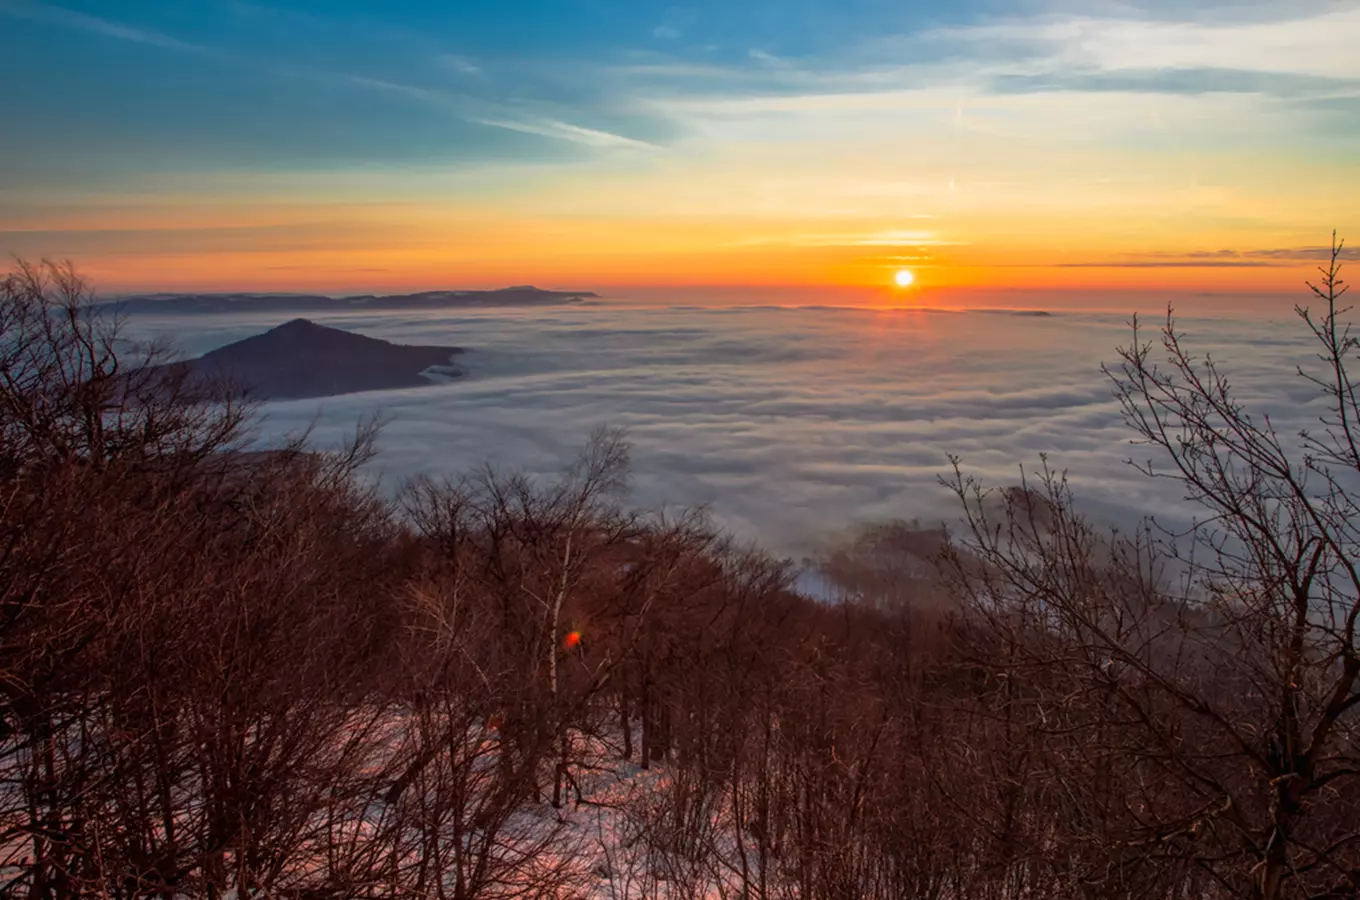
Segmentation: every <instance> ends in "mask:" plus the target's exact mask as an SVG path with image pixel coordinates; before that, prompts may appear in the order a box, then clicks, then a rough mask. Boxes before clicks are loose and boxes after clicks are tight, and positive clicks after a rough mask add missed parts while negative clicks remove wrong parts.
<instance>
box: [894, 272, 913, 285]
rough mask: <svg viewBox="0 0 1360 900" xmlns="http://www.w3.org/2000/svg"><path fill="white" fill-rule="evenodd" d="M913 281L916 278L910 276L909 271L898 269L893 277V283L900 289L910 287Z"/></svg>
mask: <svg viewBox="0 0 1360 900" xmlns="http://www.w3.org/2000/svg"><path fill="white" fill-rule="evenodd" d="M915 280H916V276H915V275H913V274H911V270H910V269H898V270H897V274H896V275H894V276H893V283H894V284H896V285H897V286H898V287H900V288H904V287H911V285H912V282H914V281H915Z"/></svg>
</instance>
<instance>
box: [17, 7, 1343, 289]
mask: <svg viewBox="0 0 1360 900" xmlns="http://www.w3.org/2000/svg"><path fill="white" fill-rule="evenodd" d="M0 84H3V86H4V87H3V90H0V122H3V123H4V126H3V128H0V252H3V253H7V254H12V255H17V256H23V257H40V256H48V257H56V258H69V259H71V260H73V261H75V263H76V264H77V265H78V266H79V267H80V268H81V270H82V271H84V272H85V273H87V274H88V275H89V276H90V277H91V279H92V280H93V281H94V283H95V284H96V285H97V286H98V287H99V288H101V289H103V290H107V291H133V290H153V289H154V290H188V289H194V290H228V289H235V290H314V291H323V292H347V291H361V290H397V289H427V288H453V287H479V286H497V285H504V284H524V283H532V284H538V285H542V286H554V287H569V288H581V289H585V288H597V289H602V290H606V291H608V290H610V289H623V288H626V287H628V286H639V285H652V286H670V287H678V288H682V289H683V288H688V287H691V286H699V285H728V286H731V285H736V286H744V285H749V286H779V285H801V286H811V287H823V288H826V289H827V290H832V289H835V288H853V287H856V286H873V287H874V288H875V289H877V288H879V287H880V286H886V285H888V284H889V283H890V281H891V279H892V276H893V274H894V273H895V272H896V271H897V270H898V269H900V268H909V269H911V270H912V271H913V272H914V273H915V274H916V276H917V288H915V289H914V290H915V291H916V292H917V295H918V296H926V295H928V294H929V292H931V291H939V292H942V293H947V292H948V291H950V290H970V289H997V288H1006V289H1017V288H1018V289H1039V290H1059V289H1071V290H1108V291H1128V290H1144V291H1146V290H1163V289H1165V290H1183V291H1204V292H1226V293H1248V294H1251V293H1255V294H1262V293H1276V292H1281V293H1283V292H1297V289H1298V288H1299V286H1300V284H1301V282H1302V279H1303V278H1304V277H1306V276H1307V275H1308V274H1309V273H1310V272H1311V268H1312V267H1313V266H1314V265H1316V263H1317V260H1318V257H1319V255H1320V254H1321V253H1322V250H1323V248H1324V246H1325V245H1326V244H1327V243H1328V241H1329V239H1330V234H1331V231H1332V229H1333V228H1335V229H1338V230H1339V231H1340V232H1341V234H1342V235H1343V236H1344V235H1347V234H1349V235H1352V236H1353V239H1354V240H1355V241H1356V244H1357V246H1360V212H1357V210H1358V209H1360V204H1358V203H1357V200H1360V164H1358V163H1357V160H1360V0H1294V2H1290V0H1271V2H1256V0H1242V2H1220V0H1207V2H1197V3H1186V2H1170V0H1131V2H1117V3H1116V2H1105V0H1086V2H1080V3H1078V2H1065V0H1034V2H1030V0H954V2H950V3H938V2H932V3H926V2H917V0H741V2H733V0H699V2H679V3H672V2H660V3H655V2H649V0H531V2H500V3H489V2H469V0H381V2H377V0H374V2H360V0H326V2H321V0H281V2H273V0H266V2H258V3H257V2H242V0H196V2H193V3H183V2H150V0H149V2H99V0H63V2H61V3H55V2H51V3H49V2H40V0H0ZM884 290H885V295H886V287H884Z"/></svg>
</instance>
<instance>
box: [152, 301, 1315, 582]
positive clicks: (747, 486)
mask: <svg viewBox="0 0 1360 900" xmlns="http://www.w3.org/2000/svg"><path fill="white" fill-rule="evenodd" d="M288 318H291V316H290V315H289V314H288V313H286V312H281V313H279V314H278V315H275V316H216V315H215V316H207V315H175V316H165V317H159V318H139V319H135V320H133V321H131V322H130V323H129V325H130V329H129V330H130V332H131V333H132V334H134V335H137V336H141V337H150V336H156V337H170V338H172V339H173V340H174V341H175V342H176V343H177V345H178V347H179V348H180V350H182V351H183V352H184V353H186V354H189V355H197V354H199V353H202V352H205V351H207V350H210V349H213V348H214V347H218V346H221V345H223V344H226V343H230V342H232V341H235V340H239V339H241V338H243V337H247V336H249V335H252V334H256V333H259V332H260V331H263V330H264V329H266V328H268V327H271V326H273V325H276V324H279V323H281V322H283V321H285V320H287V319H288ZM314 319H315V320H316V321H318V322H321V323H323V324H328V325H333V326H336V327H340V328H345V329H348V330H353V331H357V332H360V333H363V334H366V335H370V336H373V337H379V338H383V339H386V340H391V341H396V342H400V343H423V344H449V345H453V346H458V347H463V348H467V352H466V353H465V354H463V355H462V356H460V357H459V360H458V362H459V365H460V366H461V367H462V368H463V369H465V370H466V372H467V375H466V377H465V378H463V379H461V380H459V381H456V382H453V383H449V384H442V385H433V386H431V387H428V388H417V389H408V390H397V391H382V392H372V393H365V394H355V395H349V396H342V397H334V398H329V399H326V400H322V401H317V400H305V401H289V402H273V403H269V404H266V405H265V407H264V410H263V413H264V416H265V421H264V425H263V428H262V435H263V436H264V437H265V438H268V437H269V436H271V435H278V434H281V433H284V432H288V431H294V430H297V429H301V428H305V427H308V426H315V430H314V435H315V440H316V441H317V442H318V443H320V444H323V445H324V444H326V443H333V442H338V441H339V440H341V439H342V436H343V435H344V434H345V433H347V432H352V430H353V427H354V424H355V422H356V421H357V420H359V419H361V418H363V417H365V416H369V415H372V414H374V413H380V414H382V416H383V417H384V418H385V419H386V420H387V424H386V426H385V428H384V430H383V433H382V438H381V450H382V452H381V455H380V457H379V459H378V460H377V461H376V462H375V463H374V464H373V472H374V473H375V474H376V475H378V476H379V477H380V478H382V479H383V481H384V484H385V485H389V486H392V487H396V486H397V485H399V484H400V483H401V482H402V480H404V479H406V478H409V477H411V476H414V475H417V474H422V473H423V474H432V475H444V474H447V475H455V474H458V473H460V472H464V471H468V470H471V469H473V468H474V467H476V466H478V465H480V464H482V463H484V462H488V461H489V462H492V463H494V464H495V465H498V466H502V467H508V468H522V469H526V470H528V471H530V472H534V473H543V474H545V475H546V474H549V473H552V472H555V471H558V470H560V468H561V467H562V466H563V465H564V464H565V463H567V462H569V461H570V460H571V458H572V457H573V456H574V455H575V453H576V452H577V451H578V450H579V449H580V448H581V447H582V446H583V444H584V442H585V441H586V439H587V437H588V435H589V433H590V432H591V430H592V429H593V428H595V427H596V426H599V425H601V424H608V425H612V426H621V427H624V428H626V429H627V431H628V434H629V437H630V439H631V441H632V443H633V446H634V452H633V459H634V477H633V501H634V502H635V503H636V504H637V505H639V506H645V507H659V506H663V505H665V506H671V507H677V506H687V505H697V504H703V505H706V506H708V507H709V508H710V509H711V511H712V513H713V514H714V515H715V517H716V518H717V519H718V520H719V521H720V522H721V523H722V524H724V525H725V526H726V527H727V528H729V529H730V530H732V531H733V532H734V533H735V534H737V535H738V536H740V537H742V538H747V539H753V540H758V541H759V542H761V543H762V544H764V545H766V546H768V547H770V548H771V549H774V550H776V551H778V552H780V553H784V554H788V555H794V556H798V555H807V554H812V553H815V552H816V550H817V549H818V548H819V547H821V546H824V545H825V544H826V543H827V542H829V541H835V540H837V539H839V538H840V537H841V536H842V535H844V534H845V533H846V532H847V531H848V530H849V529H851V528H853V527H854V526H856V525H858V524H862V523H867V522H875V521H882V520H887V519H893V518H920V519H921V520H923V521H925V522H938V521H940V520H944V519H949V518H952V516H953V513H954V508H955V507H954V503H953V501H952V498H951V497H950V496H949V494H948V492H947V491H946V490H945V489H944V488H942V487H941V486H940V484H939V482H938V479H939V476H940V475H942V474H946V473H947V472H948V471H949V461H948V457H949V455H950V454H953V455H956V456H958V457H959V458H960V459H961V461H962V465H963V467H964V469H965V471H966V472H968V473H970V474H973V475H976V476H979V477H980V478H982V479H984V480H985V481H986V482H988V483H990V484H994V485H997V486H1001V485H1006V484H1013V483H1016V482H1017V481H1018V480H1019V476H1020V471H1021V467H1022V466H1024V467H1025V468H1026V469H1027V470H1028V471H1033V470H1034V468H1035V467H1036V466H1037V465H1038V464H1039V462H1040V457H1041V455H1044V454H1046V455H1047V457H1048V459H1049V461H1050V463H1051V464H1052V465H1053V466H1054V467H1055V468H1059V469H1064V470H1066V471H1067V472H1068V473H1069V477H1070V480H1071V484H1072V486H1073V488H1074V490H1075V491H1076V493H1077V495H1078V497H1079V499H1080V501H1081V503H1082V505H1083V506H1084V508H1085V509H1086V510H1088V511H1089V512H1090V513H1091V514H1092V515H1094V516H1096V517H1098V518H1100V519H1101V520H1104V521H1107V522H1109V523H1112V524H1118V525H1121V526H1128V525H1131V524H1133V523H1134V522H1136V521H1137V520H1138V519H1139V518H1140V517H1142V516H1146V515H1158V516H1160V517H1162V518H1164V519H1166V520H1168V521H1172V522H1175V523H1181V522H1184V521H1187V520H1188V518H1189V516H1190V515H1191V512H1192V511H1191V509H1190V508H1189V507H1187V506H1186V505H1185V504H1184V503H1183V502H1182V500H1181V497H1180V496H1179V492H1178V491H1177V490H1175V489H1174V485H1171V484H1170V483H1168V482H1159V481H1156V480H1151V479H1148V478H1146V477H1144V476H1142V475H1140V474H1139V473H1137V472H1136V471H1134V470H1133V469H1132V468H1131V467H1130V466H1129V465H1128V463H1127V460H1128V459H1129V458H1130V457H1135V458H1138V459H1140V460H1141V459H1146V458H1148V457H1149V455H1150V451H1149V450H1148V449H1147V448H1145V447H1140V446H1134V445H1132V444H1131V443H1130V437H1131V432H1130V431H1129V430H1128V429H1127V428H1126V427H1125V425H1124V424H1123V422H1122V420H1121V416H1120V412H1119V408H1118V404H1117V403H1116V401H1115V399H1114V395H1113V388H1112V385H1111V382H1110V381H1109V379H1107V378H1106V377H1105V376H1104V375H1103V374H1102V373H1101V368H1100V367H1101V364H1102V362H1105V363H1117V362H1118V356H1117V348H1118V347H1120V346H1124V345H1127V344H1128V343H1129V342H1130V341H1131V339H1132V332H1131V331H1130V329H1129V326H1128V321H1127V317H1126V316H1124V315H1121V314H1112V313H1079V312H1061V313H1057V314H1053V315H1045V316H1035V315H1028V314H1018V313H1014V312H1003V311H973V312H966V311H931V310H921V309H889V310H882V309H862V308H848V307H817V306H801V307H780V306H775V305H762V306H750V305H747V306H742V305H725V306H704V305H693V306H679V305H672V306H657V305H631V304H627V303H622V302H612V301H604V302H601V303H598V304H590V305H580V306H561V307H535V308H519V309H510V308H502V309H484V310H476V311H458V312H454V313H425V312H414V313H409V314H403V313H389V314H384V315H381V316H375V315H366V314H360V313H349V314H344V315H334V316H315V317H314ZM1158 324H1159V321H1158V319H1157V318H1156V317H1153V318H1152V319H1151V320H1149V321H1148V322H1147V325H1148V326H1149V328H1148V330H1147V332H1146V333H1145V335H1144V337H1145V338H1147V339H1156V338H1157V333H1156V326H1157V325H1158ZM1180 326H1181V327H1182V329H1183V330H1184V331H1185V332H1186V334H1187V337H1188V341H1189V343H1190V345H1191V346H1193V347H1194V348H1195V349H1196V350H1197V351H1199V352H1201V353H1204V352H1207V353H1212V355H1213V356H1214V358H1215V360H1216V361H1219V362H1220V363H1221V364H1222V365H1223V366H1224V368H1225V369H1226V370H1227V371H1228V372H1230V373H1231V374H1232V376H1233V382H1234V385H1235V386H1236V388H1237V390H1238V392H1239V396H1240V398H1241V399H1242V400H1244V401H1245V402H1247V403H1248V405H1249V406H1251V407H1252V408H1253V409H1254V410H1256V411H1257V412H1259V413H1260V414H1262V415H1269V416H1270V417H1271V419H1272V422H1273V423H1274V424H1275V426H1276V427H1277V428H1278V429H1279V430H1280V431H1281V432H1284V433H1292V432H1297V431H1298V429H1299V428H1301V427H1307V426H1309V425H1312V424H1315V423H1316V421H1317V417H1318V415H1319V414H1320V413H1321V407H1320V406H1319V405H1318V401H1317V391H1316V390H1315V389H1313V388H1311V387H1310V386H1308V385H1307V384H1306V383H1305V382H1303V380H1302V379H1300V378H1299V377H1298V376H1297V375H1296V374H1294V367H1295V365H1296V364H1299V363H1303V364H1307V363H1308V361H1309V360H1310V359H1312V358H1313V357H1311V356H1310V354H1311V352H1312V348H1311V347H1310V345H1309V336H1308V334H1307V332H1306V330H1305V329H1304V327H1303V325H1302V324H1301V323H1299V322H1298V321H1297V320H1296V319H1295V318H1294V317H1293V315H1292V314H1291V313H1290V312H1289V311H1288V310H1287V309H1281V310H1280V312H1279V314H1278V315H1275V316H1274V317H1273V318H1272V317H1269V316H1259V315H1258V316H1253V317H1250V318H1237V317H1232V316H1219V317H1215V318H1185V319H1181V320H1180Z"/></svg>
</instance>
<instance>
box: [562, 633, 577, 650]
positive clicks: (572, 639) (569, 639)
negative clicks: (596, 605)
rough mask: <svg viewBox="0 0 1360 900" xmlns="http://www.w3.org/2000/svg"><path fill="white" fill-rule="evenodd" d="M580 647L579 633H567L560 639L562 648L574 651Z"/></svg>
mask: <svg viewBox="0 0 1360 900" xmlns="http://www.w3.org/2000/svg"><path fill="white" fill-rule="evenodd" d="M580 645H581V632H579V631H569V632H567V636H566V637H564V638H562V646H563V647H566V648H567V649H568V650H575V649H576V648H577V647H579V646H580Z"/></svg>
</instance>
